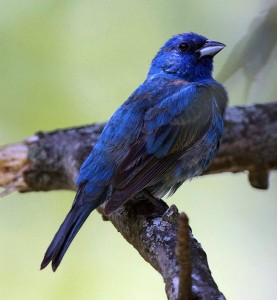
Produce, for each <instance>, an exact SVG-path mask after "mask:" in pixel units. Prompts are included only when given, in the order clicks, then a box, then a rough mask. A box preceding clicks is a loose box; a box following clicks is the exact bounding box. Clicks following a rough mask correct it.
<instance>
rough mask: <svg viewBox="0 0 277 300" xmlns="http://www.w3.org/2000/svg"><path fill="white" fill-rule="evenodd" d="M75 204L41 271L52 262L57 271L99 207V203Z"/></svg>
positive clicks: (43, 262) (57, 234) (60, 229)
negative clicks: (90, 216)
mask: <svg viewBox="0 0 277 300" xmlns="http://www.w3.org/2000/svg"><path fill="white" fill-rule="evenodd" d="M77 195H78V193H77ZM75 202H76V201H75ZM75 202H74V203H73V206H72V208H71V210H70V211H69V213H68V215H67V216H66V218H65V220H64V221H63V223H62V225H61V226H60V228H59V230H58V231H57V233H56V234H55V236H54V238H53V241H52V242H51V244H50V245H49V247H48V249H47V251H46V253H45V255H44V258H43V261H42V263H41V269H44V268H45V267H46V266H47V265H48V264H49V263H50V262H51V261H52V269H53V271H54V272H55V271H56V269H57V268H58V266H59V264H60V263H61V261H62V259H63V256H64V254H65V252H66V250H67V249H68V247H69V245H70V244H71V242H72V240H73V239H74V237H75V235H76V234H77V232H78V231H79V229H80V228H81V226H82V225H83V224H84V222H85V220H86V219H87V217H88V216H89V214H90V213H91V212H92V211H93V210H94V209H95V208H96V207H97V206H99V202H98V201H90V202H87V203H84V204H82V205H78V204H77V203H75Z"/></svg>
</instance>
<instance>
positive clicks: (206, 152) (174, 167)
mask: <svg viewBox="0 0 277 300" xmlns="http://www.w3.org/2000/svg"><path fill="white" fill-rule="evenodd" d="M224 47H225V45H224V44H222V43H219V42H214V41H210V40H208V39H206V38H205V37H203V36H200V35H197V34H195V33H184V34H180V35H176V36H174V37H173V38H171V39H170V40H169V41H167V42H166V43H165V45H164V46H163V47H162V48H161V49H160V51H159V52H158V53H157V55H156V57H155V58H154V59H153V61H152V64H151V67H150V70H149V73H148V76H147V78H146V80H145V82H144V83H143V84H142V85H140V86H139V87H138V88H137V90H136V91H135V92H134V93H133V94H132V95H131V96H130V97H129V98H128V99H127V101H126V102H125V103H123V104H122V106H121V107H119V109H118V110H117V111H116V112H115V113H114V115H113V116H112V117H111V119H110V120H109V121H108V123H107V125H106V126H105V128H104V130H103V132H102V133H101V135H100V137H99V139H98V141H97V143H96V145H95V147H94V148H93V150H92V151H91V153H90V155H89V156H88V158H87V159H86V161H85V162H84V163H83V165H82V167H81V169H80V173H79V177H78V179H77V185H78V187H79V188H78V191H77V194H76V196H75V200H74V202H73V205H72V208H71V210H70V212H69V213H68V215H67V217H66V218H65V220H64V222H63V224H62V225H61V227H60V229H59V230H58V232H57V233H56V235H55V237H54V239H53V241H52V243H51V244H50V246H49V248H48V250H47V252H46V254H45V257H44V259H43V262H42V264H41V268H44V267H46V266H47V265H48V264H49V263H50V262H51V261H52V268H53V270H54V271H55V270H56V269H57V267H58V266H59V264H60V262H61V260H62V258H63V256H64V254H65V252H66V250H67V248H68V247H69V245H70V243H71V241H72V240H73V238H74V237H75V235H76V234H77V232H78V230H79V229H80V227H81V226H82V224H83V223H84V221H85V220H86V218H87V217H88V216H89V214H90V213H91V211H92V210H94V209H95V208H96V207H98V206H99V205H101V204H102V203H104V202H106V206H105V213H106V214H110V213H112V212H113V211H115V210H116V209H117V208H118V207H120V206H121V205H123V204H124V203H126V202H127V201H128V200H129V199H131V198H139V197H140V195H142V194H148V195H149V194H151V195H152V196H154V197H163V196H164V195H165V194H167V193H168V194H169V195H171V194H173V193H174V192H175V191H176V190H177V189H178V188H179V187H180V186H181V184H182V183H183V182H184V181H185V180H186V179H190V178H193V177H194V176H197V175H199V174H201V173H202V172H203V170H204V169H205V168H207V166H208V165H209V164H210V162H211V160H212V159H213V157H214V156H215V154H216V152H217V149H218V147H219V144H220V139H221V136H222V132H223V114H224V111H225V109H226V105H227V101H228V99H227V94H226V91H225V89H224V87H223V86H222V85H221V84H220V83H218V82H217V81H215V80H214V79H213V77H212V70H213V56H214V55H215V54H216V53H218V52H219V51H220V50H221V49H223V48H224ZM144 192H146V193H144Z"/></svg>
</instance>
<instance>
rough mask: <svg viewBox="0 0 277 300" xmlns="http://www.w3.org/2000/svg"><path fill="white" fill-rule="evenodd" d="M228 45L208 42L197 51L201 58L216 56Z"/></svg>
mask: <svg viewBox="0 0 277 300" xmlns="http://www.w3.org/2000/svg"><path fill="white" fill-rule="evenodd" d="M224 47H226V45H224V44H223V43H220V42H216V41H210V40H207V41H206V42H205V44H204V46H202V47H201V48H200V49H198V50H196V52H197V53H199V58H201V57H203V56H207V55H209V56H215V55H216V54H217V53H218V52H219V51H221V50H222V49H223V48H224Z"/></svg>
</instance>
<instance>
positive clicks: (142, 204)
mask: <svg viewBox="0 0 277 300" xmlns="http://www.w3.org/2000/svg"><path fill="white" fill-rule="evenodd" d="M126 208H127V210H128V211H129V213H133V214H136V215H138V214H139V215H144V216H146V217H149V218H154V217H158V216H162V215H163V214H164V212H165V211H166V210H167V209H168V205H167V204H166V203H165V202H164V201H163V200H162V199H160V198H156V197H154V196H153V195H152V194H151V193H150V192H149V191H148V190H143V191H141V193H140V195H139V196H138V197H135V198H133V199H132V200H131V201H128V202H127V203H126Z"/></svg>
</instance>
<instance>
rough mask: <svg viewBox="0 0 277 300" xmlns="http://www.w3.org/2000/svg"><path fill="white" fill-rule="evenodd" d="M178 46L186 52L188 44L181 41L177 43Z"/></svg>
mask: <svg viewBox="0 0 277 300" xmlns="http://www.w3.org/2000/svg"><path fill="white" fill-rule="evenodd" d="M178 48H179V50H180V51H181V52H186V51H188V49H189V44H188V43H186V42H182V43H180V44H179V46H178Z"/></svg>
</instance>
